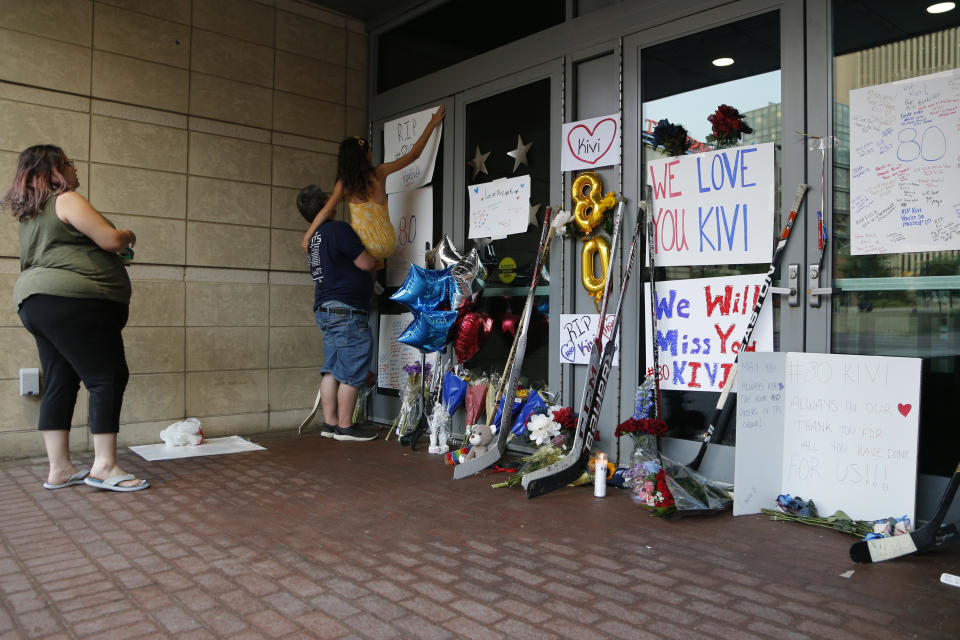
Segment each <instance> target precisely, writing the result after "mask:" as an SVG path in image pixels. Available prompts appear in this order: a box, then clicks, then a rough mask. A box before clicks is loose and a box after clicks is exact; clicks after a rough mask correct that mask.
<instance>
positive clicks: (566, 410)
mask: <svg viewBox="0 0 960 640" xmlns="http://www.w3.org/2000/svg"><path fill="white" fill-rule="evenodd" d="M553 421H554V422H556V423H557V424H558V425H560V428H561V429H573V428H574V427H576V426H577V419H576V418H574V417H573V408H572V407H563V408H562V409H557V410H556V411H554V412H553Z"/></svg>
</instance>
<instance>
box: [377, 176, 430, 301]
mask: <svg viewBox="0 0 960 640" xmlns="http://www.w3.org/2000/svg"><path fill="white" fill-rule="evenodd" d="M387 207H388V208H389V209H390V223H391V224H392V225H393V230H394V233H396V234H397V250H396V251H395V252H394V254H393V255H392V256H390V257H389V258H387V267H386V268H387V274H386V275H387V286H388V287H396V286H400V285H401V284H403V281H404V280H405V279H406V277H407V274H408V273H409V272H410V264H411V263H413V264H416V265H419V266H421V267H425V266H426V260H425V258H424V255H423V253H424V250H425V249H426V245H425V244H424V243H425V242H432V241H433V187H431V186H430V185H427V186H426V187H421V188H419V189H417V190H415V191H400V192H398V193H391V194H390V195H388V196H387Z"/></svg>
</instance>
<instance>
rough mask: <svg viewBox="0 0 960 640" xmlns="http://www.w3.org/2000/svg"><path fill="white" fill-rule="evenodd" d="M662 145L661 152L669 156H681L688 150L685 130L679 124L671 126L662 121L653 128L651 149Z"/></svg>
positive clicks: (688, 145) (667, 122)
mask: <svg viewBox="0 0 960 640" xmlns="http://www.w3.org/2000/svg"><path fill="white" fill-rule="evenodd" d="M660 145H663V150H664V151H666V152H667V155H669V156H682V155H683V154H685V153H686V152H687V150H688V149H689V148H690V140H689V137H688V135H687V130H686V129H684V128H683V125H681V124H671V122H670V121H669V120H667V119H663V120H661V121H660V122H658V123H657V126H656V127H654V128H653V148H654V150H656V148H657V147H659V146H660Z"/></svg>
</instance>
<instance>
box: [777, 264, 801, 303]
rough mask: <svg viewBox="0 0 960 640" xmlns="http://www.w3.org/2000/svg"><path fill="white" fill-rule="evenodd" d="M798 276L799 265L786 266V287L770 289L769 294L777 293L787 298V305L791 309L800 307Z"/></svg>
mask: <svg viewBox="0 0 960 640" xmlns="http://www.w3.org/2000/svg"><path fill="white" fill-rule="evenodd" d="M799 276H800V265H799V264H789V265H787V286H786V287H770V293H779V294H782V295H786V296H787V304H789V305H790V306H791V307H799V306H800V296H799V287H798V286H797V279H798V278H799Z"/></svg>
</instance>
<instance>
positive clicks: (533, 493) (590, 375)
mask: <svg viewBox="0 0 960 640" xmlns="http://www.w3.org/2000/svg"><path fill="white" fill-rule="evenodd" d="M651 199H652V191H651V189H650V187H647V198H646V202H645V203H644V204H642V205H641V207H640V208H641V209H646V207H647V206H649V203H650V200H651ZM637 218H638V219H637V223H636V228H635V229H634V231H633V239H632V240H631V242H630V253H629V254H628V257H627V263H626V266H625V267H624V270H623V276H622V278H621V280H620V297H619V299H618V300H617V310H616V312H615V313H614V316H613V330H612V332H611V333H610V339H609V340H607V342H606V344H605V345H604V346H603V354H602V355H601V354H600V344H601V341H602V339H603V327H604V325H605V324H606V316H605V312H606V307H607V301H608V298H609V294H610V289H611V288H612V284H611V282H612V280H613V278H612V277H609V276H610V275H612V274H608V278H607V290H606V292H605V294H604V300H603V305H602V309H601V312H600V328H599V330H598V331H597V339H596V340H595V341H594V343H593V349H592V350H591V352H590V369H589V370H588V371H587V382H586V385H585V389H584V399H583V403H582V404H581V407H580V415H579V416H578V418H577V430H576V434H575V435H574V440H573V445H572V446H571V447H570V452H569V453H567V455H565V456H564V457H563V458H561V459H560V460H558V461H557V462H555V463H553V464H551V465H549V466H547V467H544V468H543V469H537V470H536V471H531V472H530V473H528V474H526V475H524V476H523V478H522V479H521V484H522V485H523V487H524V489H526V490H527V497H528V498H535V497H537V496H539V495H543V494H544V493H549V492H550V491H553V490H554V489H559V488H560V487H564V486H566V485H568V484H570V483H571V482H573V481H574V480H576V479H577V478H578V477H580V475H581V474H582V473H583V470H584V469H585V468H586V466H587V462H589V461H590V453H591V450H592V448H593V440H594V437H595V434H596V432H597V421H598V420H599V419H600V410H601V409H602V407H603V396H604V393H605V391H606V387H607V380H608V379H609V378H610V370H611V369H612V368H613V355H614V353H616V350H617V332H618V331H619V330H620V319H621V317H622V315H623V300H624V294H625V293H626V288H627V284H628V283H629V282H630V271H631V268H632V267H633V261H634V258H635V257H636V253H637V240H638V239H639V238H640V232H641V230H642V229H643V225H642V224H640V220H639V215H638V216H637ZM618 231H619V229H617V230H615V232H614V236H615V237H616V236H617V235H619V233H618ZM615 245H616V241H614V246H615ZM612 256H613V252H612V251H611V259H610V265H611V267H610V268H611V269H612V268H613V264H614V262H613V258H612Z"/></svg>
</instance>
